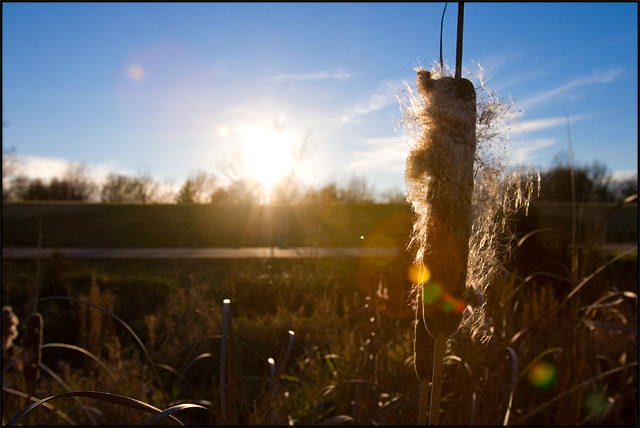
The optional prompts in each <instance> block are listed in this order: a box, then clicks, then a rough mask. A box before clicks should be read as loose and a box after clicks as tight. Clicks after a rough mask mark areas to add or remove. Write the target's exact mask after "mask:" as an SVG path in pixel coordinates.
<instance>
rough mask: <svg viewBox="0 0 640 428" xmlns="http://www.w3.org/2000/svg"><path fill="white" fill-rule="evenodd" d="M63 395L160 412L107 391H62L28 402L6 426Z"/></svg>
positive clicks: (143, 410) (147, 405)
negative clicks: (31, 402) (34, 401)
mask: <svg viewBox="0 0 640 428" xmlns="http://www.w3.org/2000/svg"><path fill="white" fill-rule="evenodd" d="M64 397H86V398H93V399H96V400H101V401H105V402H108V403H112V404H117V405H119V406H123V407H127V408H130V409H134V410H139V411H142V412H146V413H160V412H161V411H162V410H160V409H158V408H156V407H153V406H151V405H150V404H147V403H145V402H143V401H139V400H136V399H133V398H129V397H125V396H123V395H118V394H110V393H107V392H98V391H71V392H64V393H62V394H58V395H52V396H51V397H47V398H43V399H42V400H39V401H38V402H36V403H33V404H30V405H29V406H27V407H25V408H24V409H22V411H20V413H18V414H17V415H15V416H14V417H13V418H11V420H10V421H9V422H7V424H6V426H14V425H15V424H16V423H17V422H18V421H19V420H20V419H22V418H23V417H24V416H25V415H26V414H28V413H29V412H31V411H32V410H33V409H35V408H36V407H39V406H41V405H44V403H46V402H48V401H51V400H55V399H58V398H64ZM169 417H170V418H171V419H173V420H174V421H175V422H177V423H178V424H180V425H181V426H182V425H184V424H183V423H182V422H180V421H179V420H178V419H176V418H175V417H174V416H172V415H169Z"/></svg>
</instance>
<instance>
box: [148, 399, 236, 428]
mask: <svg viewBox="0 0 640 428" xmlns="http://www.w3.org/2000/svg"><path fill="white" fill-rule="evenodd" d="M187 409H202V410H205V411H207V412H209V413H210V414H212V415H214V416H215V417H217V418H220V419H221V420H222V421H223V422H224V423H225V425H229V423H228V422H227V421H226V420H225V419H223V418H222V416H220V414H218V413H216V412H214V411H213V410H211V409H208V408H206V407H204V406H200V405H199V404H193V403H183V404H176V405H175V406H171V407H169V408H168V409H164V410H163V411H161V412H160V413H157V414H155V415H153V416H151V417H149V418H147V419H145V420H144V421H142V422H140V423H139V424H138V425H136V426H139V427H146V426H151V425H155V424H157V423H158V422H160V421H161V420H163V419H164V418H167V417H169V416H171V415H173V414H174V413H178V412H181V411H183V410H187Z"/></svg>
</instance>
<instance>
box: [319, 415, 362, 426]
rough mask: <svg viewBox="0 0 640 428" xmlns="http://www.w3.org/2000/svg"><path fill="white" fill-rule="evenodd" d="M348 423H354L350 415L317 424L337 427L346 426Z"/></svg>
mask: <svg viewBox="0 0 640 428" xmlns="http://www.w3.org/2000/svg"><path fill="white" fill-rule="evenodd" d="M347 422H354V419H353V418H352V417H351V416H348V415H338V416H334V417H333V418H331V419H325V420H324V421H322V422H320V423H319V424H316V426H336V425H345V424H346V423H347Z"/></svg>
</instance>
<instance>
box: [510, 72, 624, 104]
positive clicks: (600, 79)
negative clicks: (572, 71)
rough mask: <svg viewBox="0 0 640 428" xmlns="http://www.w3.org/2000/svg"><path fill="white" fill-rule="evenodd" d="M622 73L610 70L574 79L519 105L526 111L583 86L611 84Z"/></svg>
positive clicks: (527, 99)
mask: <svg viewBox="0 0 640 428" xmlns="http://www.w3.org/2000/svg"><path fill="white" fill-rule="evenodd" d="M621 72H622V69H616V70H609V71H607V72H604V73H602V72H596V73H594V74H593V75H591V76H589V77H582V78H578V79H574V80H572V81H570V82H569V83H565V84H564V85H561V86H558V87H557V88H553V89H551V90H548V91H545V92H542V93H540V94H537V95H534V96H531V97H529V98H525V99H524V100H523V101H521V102H519V103H518V106H519V107H520V108H523V109H524V108H527V107H531V106H534V105H536V104H540V103H543V102H545V101H548V100H550V99H551V98H554V97H556V96H558V95H560V94H562V93H566V92H568V91H570V90H572V89H575V88H579V87H581V86H586V85H591V84H595V83H609V82H611V81H613V79H614V78H615V77H616V76H617V75H618V74H620V73H621Z"/></svg>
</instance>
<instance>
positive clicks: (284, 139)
mask: <svg viewBox="0 0 640 428" xmlns="http://www.w3.org/2000/svg"><path fill="white" fill-rule="evenodd" d="M294 139H295V137H294V135H293V133H291V132H287V131H284V130H279V129H277V128H276V129H269V128H266V127H259V126H251V127H249V128H247V129H245V132H244V143H245V149H244V153H243V154H244V159H245V162H246V166H247V169H248V172H249V174H250V175H251V177H252V178H254V179H255V180H256V181H258V182H259V183H261V184H262V186H263V187H264V191H265V195H266V199H267V200H266V201H265V202H267V203H269V199H270V198H269V195H270V194H271V192H272V190H273V187H274V185H275V184H276V183H277V182H278V181H279V180H280V179H281V178H282V177H284V176H286V175H287V174H290V173H291V171H292V169H293V156H292V144H293V142H294Z"/></svg>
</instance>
